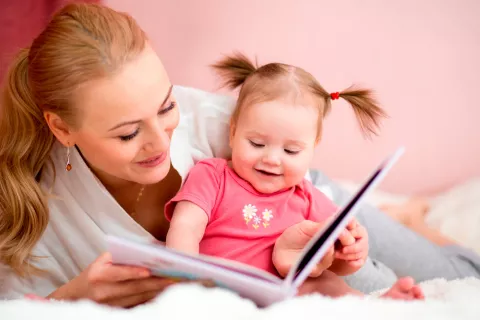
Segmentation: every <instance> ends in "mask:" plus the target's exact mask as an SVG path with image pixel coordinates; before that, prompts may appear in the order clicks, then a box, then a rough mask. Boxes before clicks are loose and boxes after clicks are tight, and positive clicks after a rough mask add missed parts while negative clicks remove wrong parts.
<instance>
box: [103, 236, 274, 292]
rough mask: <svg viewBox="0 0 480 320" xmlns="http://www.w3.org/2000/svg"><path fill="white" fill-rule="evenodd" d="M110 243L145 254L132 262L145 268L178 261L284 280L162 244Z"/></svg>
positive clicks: (262, 271)
mask: <svg viewBox="0 0 480 320" xmlns="http://www.w3.org/2000/svg"><path fill="white" fill-rule="evenodd" d="M108 242H109V243H110V244H115V245H116V246H117V247H122V249H123V250H125V252H131V253H132V254H133V253H135V254H136V255H138V254H140V253H141V252H143V253H144V254H141V257H142V258H143V260H138V258H139V257H137V260H136V261H132V262H133V263H137V264H138V263H140V262H141V261H143V264H144V265H145V266H147V265H148V266H149V267H153V266H157V267H158V266H165V267H166V266H167V264H168V263H174V262H176V261H182V262H183V263H184V264H188V263H190V264H195V263H196V264H208V265H210V266H215V267H217V268H221V269H223V270H225V271H230V272H235V273H239V274H242V275H245V276H248V277H251V278H255V279H261V280H264V281H267V282H271V283H275V284H281V283H282V279H280V278H279V277H276V276H275V275H273V274H271V273H269V272H267V271H264V270H261V269H258V268H255V267H252V266H249V265H247V264H244V263H240V262H237V261H233V260H227V259H222V258H217V257H211V256H206V255H201V254H198V255H195V256H194V255H190V254H186V253H183V252H180V251H177V250H174V249H171V248H167V247H165V246H162V245H160V244H148V243H136V242H132V241H129V240H126V239H120V238H117V237H113V236H108ZM117 250H118V249H117ZM180 271H181V270H176V271H175V272H180ZM171 272H172V274H173V273H174V272H173V270H172V271H171ZM192 276H193V275H192ZM192 276H190V277H189V278H192Z"/></svg>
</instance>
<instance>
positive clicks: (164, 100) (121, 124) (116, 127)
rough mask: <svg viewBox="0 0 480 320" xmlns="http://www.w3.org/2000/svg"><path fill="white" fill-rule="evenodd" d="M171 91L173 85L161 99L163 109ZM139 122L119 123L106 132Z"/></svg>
mask: <svg viewBox="0 0 480 320" xmlns="http://www.w3.org/2000/svg"><path fill="white" fill-rule="evenodd" d="M172 89H173V85H170V88H169V89H168V92H167V95H166V96H165V99H163V102H162V104H161V106H162V107H163V106H164V105H165V103H166V102H167V101H168V98H170V96H171V95H172ZM140 121H142V120H131V121H125V122H122V123H119V124H117V125H115V126H113V127H112V128H110V129H109V130H108V131H113V130H115V129H118V128H120V127H123V126H126V125H131V124H135V123H139V122H140Z"/></svg>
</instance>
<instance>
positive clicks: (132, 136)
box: [119, 129, 139, 141]
mask: <svg viewBox="0 0 480 320" xmlns="http://www.w3.org/2000/svg"><path fill="white" fill-rule="evenodd" d="M138 131H139V129H137V130H135V132H133V133H132V134H129V135H128V136H120V137H119V138H120V140H122V141H129V140H132V139H133V138H135V136H136V135H137V134H138Z"/></svg>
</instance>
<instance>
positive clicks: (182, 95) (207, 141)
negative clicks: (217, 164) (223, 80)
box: [170, 86, 235, 177]
mask: <svg viewBox="0 0 480 320" xmlns="http://www.w3.org/2000/svg"><path fill="white" fill-rule="evenodd" d="M173 93H174V95H175V99H176V100H177V103H178V106H179V111H180V123H179V125H178V127H177V129H176V130H175V132H174V134H173V137H172V144H171V149H170V150H171V155H172V163H173V165H174V167H175V168H176V169H177V170H178V171H179V173H180V174H181V175H182V177H184V176H185V175H186V173H188V171H189V170H190V169H191V168H192V166H193V165H194V164H195V163H197V162H198V161H200V160H203V159H207V158H214V157H215V158H224V159H228V158H229V157H230V155H231V149H230V146H229V142H228V136H229V130H230V117H231V115H232V112H233V109H234V107H235V99H234V98H233V97H230V96H226V95H220V94H215V93H211V92H207V91H203V90H200V89H195V88H189V87H182V86H175V87H174V88H173Z"/></svg>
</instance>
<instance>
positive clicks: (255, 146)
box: [248, 140, 265, 148]
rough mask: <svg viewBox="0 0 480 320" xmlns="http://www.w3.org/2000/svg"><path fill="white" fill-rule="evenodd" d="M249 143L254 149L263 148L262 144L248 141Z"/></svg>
mask: <svg viewBox="0 0 480 320" xmlns="http://www.w3.org/2000/svg"><path fill="white" fill-rule="evenodd" d="M248 141H249V142H250V144H251V145H252V146H253V147H254V148H263V147H265V145H264V144H260V143H255V142H253V141H252V140H248Z"/></svg>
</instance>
